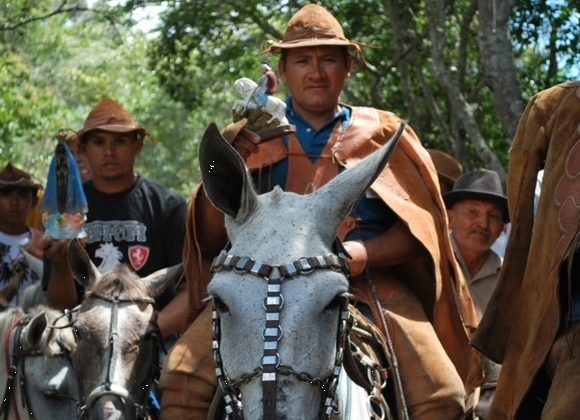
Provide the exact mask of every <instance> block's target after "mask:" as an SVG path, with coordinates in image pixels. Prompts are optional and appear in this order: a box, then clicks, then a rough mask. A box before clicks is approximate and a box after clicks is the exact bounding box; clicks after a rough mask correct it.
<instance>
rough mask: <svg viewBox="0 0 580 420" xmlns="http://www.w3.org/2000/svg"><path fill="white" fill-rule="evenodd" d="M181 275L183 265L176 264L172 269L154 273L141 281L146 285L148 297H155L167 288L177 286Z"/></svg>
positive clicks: (163, 269) (168, 268)
mask: <svg viewBox="0 0 580 420" xmlns="http://www.w3.org/2000/svg"><path fill="white" fill-rule="evenodd" d="M182 275H183V264H181V263H180V264H177V265H174V266H172V267H167V268H162V269H161V270H157V271H156V272H154V273H151V274H149V275H148V276H147V277H145V278H143V279H142V280H141V281H143V283H145V284H146V285H147V290H149V295H150V296H152V297H156V296H159V295H161V293H163V292H164V291H165V290H166V289H167V288H168V287H169V286H171V285H173V284H177V281H178V280H179V278H180V277H181V276H182Z"/></svg>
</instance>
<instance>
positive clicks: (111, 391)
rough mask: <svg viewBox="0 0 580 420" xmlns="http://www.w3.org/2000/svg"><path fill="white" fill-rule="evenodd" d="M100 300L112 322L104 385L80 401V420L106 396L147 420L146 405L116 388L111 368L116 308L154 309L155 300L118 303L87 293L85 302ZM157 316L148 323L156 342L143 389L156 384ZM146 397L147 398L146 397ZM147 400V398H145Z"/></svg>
mask: <svg viewBox="0 0 580 420" xmlns="http://www.w3.org/2000/svg"><path fill="white" fill-rule="evenodd" d="M89 297H90V298H93V299H99V300H103V301H105V302H109V303H110V304H111V305H112V308H111V318H110V323H109V337H108V342H109V346H108V354H107V359H108V361H107V375H106V377H105V381H104V382H103V383H101V384H100V385H97V386H96V387H95V388H94V389H93V390H91V392H90V393H89V395H88V397H87V398H86V401H82V402H81V405H80V407H79V419H87V418H88V415H89V410H90V409H92V407H93V405H94V404H95V402H96V401H97V400H98V399H99V398H101V397H103V396H105V395H111V396H116V397H119V398H121V399H122V400H123V401H124V402H125V403H126V404H127V405H129V406H130V407H132V408H133V409H134V410H135V415H136V418H138V419H147V418H148V416H149V414H150V412H149V408H148V406H147V404H146V403H144V402H142V401H135V399H134V398H133V396H132V395H131V393H130V392H129V390H127V389H126V388H125V387H123V386H120V385H118V384H115V383H114V382H113V380H112V367H113V366H115V364H116V360H117V357H118V352H117V351H115V349H116V346H115V342H116V340H117V339H118V336H119V332H118V331H117V320H118V311H119V306H120V305H122V304H135V303H146V304H148V305H154V304H155V300H154V299H153V298H151V297H147V296H144V297H140V298H137V299H119V297H118V296H115V297H113V298H109V297H107V296H102V295H99V294H96V293H91V292H89V293H87V295H86V299H87V298H89ZM156 315H157V312H156V311H154V315H153V317H152V318H151V320H150V323H151V324H152V326H153V333H152V334H151V335H152V337H153V339H154V340H155V342H154V346H153V353H154V361H153V363H152V364H151V370H150V372H149V374H148V376H147V382H146V384H145V385H144V387H146V388H150V387H151V385H152V383H153V381H154V380H155V378H156V376H158V373H159V350H160V348H161V347H160V346H161V333H160V332H159V326H158V325H157V316H156ZM145 395H147V394H145ZM145 400H147V397H145Z"/></svg>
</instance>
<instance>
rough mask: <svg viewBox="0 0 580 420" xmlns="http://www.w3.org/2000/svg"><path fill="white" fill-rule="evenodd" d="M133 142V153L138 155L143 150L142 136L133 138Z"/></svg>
mask: <svg viewBox="0 0 580 420" xmlns="http://www.w3.org/2000/svg"><path fill="white" fill-rule="evenodd" d="M135 143H136V144H135V154H137V155H138V154H139V153H141V150H143V143H144V142H143V138H135Z"/></svg>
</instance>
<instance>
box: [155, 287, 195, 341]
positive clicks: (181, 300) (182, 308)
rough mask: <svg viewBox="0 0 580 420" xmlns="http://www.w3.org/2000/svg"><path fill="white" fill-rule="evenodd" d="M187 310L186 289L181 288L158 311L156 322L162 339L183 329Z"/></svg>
mask: <svg viewBox="0 0 580 420" xmlns="http://www.w3.org/2000/svg"><path fill="white" fill-rule="evenodd" d="M188 311H189V308H188V296H187V289H183V290H181V291H179V293H178V294H177V295H176V296H175V297H174V298H173V299H172V300H171V302H169V303H168V304H167V306H165V308H163V309H162V310H161V311H159V315H158V317H157V324H158V325H159V330H160V331H161V337H162V338H163V339H166V338H167V337H170V336H172V335H173V334H176V333H178V332H181V331H182V330H183V327H184V326H185V320H186V319H187V314H188Z"/></svg>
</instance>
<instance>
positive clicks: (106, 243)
mask: <svg viewBox="0 0 580 420" xmlns="http://www.w3.org/2000/svg"><path fill="white" fill-rule="evenodd" d="M146 135H147V132H146V131H145V129H144V128H143V127H141V126H140V125H138V124H137V123H136V122H135V120H134V119H133V116H132V115H131V114H130V113H129V112H128V111H127V110H125V109H124V108H123V106H122V105H121V104H119V103H118V102H116V101H114V100H112V99H110V98H104V99H103V100H101V101H100V102H99V103H98V104H97V105H96V106H95V107H94V108H93V109H92V111H91V112H90V113H89V115H88V116H87V118H86V120H85V123H84V126H83V127H82V129H81V130H80V131H79V132H78V135H77V139H76V141H77V144H76V147H75V149H76V151H77V153H78V154H79V155H80V157H81V158H82V159H84V160H85V162H86V163H87V164H88V166H89V167H90V171H91V177H90V180H88V181H86V182H85V183H84V184H83V189H84V192H85V195H86V197H87V203H88V208H89V209H88V213H87V220H86V224H85V231H86V232H87V243H86V246H85V249H86V251H87V252H88V254H89V256H90V258H91V260H92V261H93V262H94V263H95V265H97V267H98V268H99V270H100V271H101V272H107V271H109V270H110V269H112V268H114V267H115V266H116V265H118V264H120V263H125V264H127V265H128V266H129V267H130V268H132V269H133V270H134V271H135V272H136V273H137V274H138V275H139V276H140V277H144V276H146V275H148V274H151V273H153V272H155V271H157V270H159V269H161V268H165V267H169V266H172V265H175V264H178V263H180V262H181V259H182V249H183V240H184V228H185V213H186V209H187V204H186V202H185V200H184V199H183V198H182V197H181V196H179V195H178V194H176V193H174V192H171V191H169V190H168V189H166V188H165V187H163V186H161V185H159V184H158V183H156V182H154V181H151V180H149V179H146V178H144V177H142V176H140V175H138V174H137V173H136V172H135V162H136V160H137V157H138V156H139V153H140V152H141V150H142V148H143V140H144V138H145V136H146ZM44 246H45V247H46V252H45V254H46V257H47V259H49V260H52V263H53V264H52V273H51V274H52V276H51V279H50V282H49V285H48V290H47V293H48V298H49V301H50V303H51V305H53V306H55V307H57V308H61V309H65V308H66V309H70V308H73V307H75V306H76V305H77V304H78V303H79V301H80V299H81V298H82V293H80V291H78V290H77V287H76V286H75V282H74V280H73V277H72V274H71V272H70V270H69V267H68V264H67V259H66V250H67V247H68V242H67V241H54V240H51V239H50V238H45V239H44ZM105 250H106V251H109V252H104V251H105ZM170 289H173V288H170ZM157 305H158V308H161V311H160V313H159V318H158V323H159V327H160V330H161V334H162V336H163V338H165V339H167V338H169V337H171V336H173V335H174V334H175V333H177V332H178V331H179V329H180V328H181V327H182V326H183V322H184V320H185V318H186V312H187V296H186V293H185V291H183V292H181V293H180V294H178V295H177V296H175V291H174V290H169V291H167V292H166V293H165V294H164V295H162V296H161V297H160V298H158V302H157Z"/></svg>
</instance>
